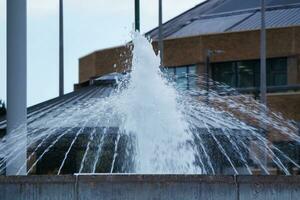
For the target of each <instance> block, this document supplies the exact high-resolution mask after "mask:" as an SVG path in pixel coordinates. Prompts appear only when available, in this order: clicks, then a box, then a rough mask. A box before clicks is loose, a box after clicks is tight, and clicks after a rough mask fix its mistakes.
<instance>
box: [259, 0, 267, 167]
mask: <svg viewBox="0 0 300 200" xmlns="http://www.w3.org/2000/svg"><path fill="white" fill-rule="evenodd" d="M266 68H267V67H266V5H265V0H261V30H260V102H261V104H263V106H262V111H261V112H262V113H261V115H262V118H265V115H266V107H265V106H267V70H266ZM261 128H262V134H263V135H266V137H267V130H266V129H267V127H264V124H262V127H261ZM263 162H264V165H265V167H266V168H267V167H268V152H267V149H266V150H265V152H263Z"/></svg>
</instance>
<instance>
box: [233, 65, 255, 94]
mask: <svg viewBox="0 0 300 200" xmlns="http://www.w3.org/2000/svg"><path fill="white" fill-rule="evenodd" d="M256 66H257V62H256V61H241V62H237V70H238V87H239V88H246V87H254V86H255V85H256V84H255V82H256V80H255V78H256V74H255V72H256V71H255V68H256Z"/></svg>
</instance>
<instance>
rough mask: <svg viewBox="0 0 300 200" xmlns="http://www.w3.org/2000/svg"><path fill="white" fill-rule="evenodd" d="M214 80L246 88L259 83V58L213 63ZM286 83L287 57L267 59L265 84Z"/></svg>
mask: <svg viewBox="0 0 300 200" xmlns="http://www.w3.org/2000/svg"><path fill="white" fill-rule="evenodd" d="M212 72H213V74H212V77H213V79H214V80H215V81H218V82H222V83H225V84H227V85H229V86H231V87H238V88H247V87H259V85H260V60H248V61H236V62H224V63H215V64H213V65H212ZM286 84H287V58H272V59H268V60H267V85H268V86H280V85H286Z"/></svg>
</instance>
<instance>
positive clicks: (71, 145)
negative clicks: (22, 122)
mask: <svg viewBox="0 0 300 200" xmlns="http://www.w3.org/2000/svg"><path fill="white" fill-rule="evenodd" d="M132 56H133V57H132V67H131V72H130V74H129V75H126V77H127V78H124V79H123V80H119V81H118V86H117V87H113V86H107V85H106V86H99V87H98V86H90V87H88V89H82V90H80V91H79V92H78V93H76V95H74V96H73V97H70V98H68V99H67V100H60V101H57V102H55V103H52V104H50V105H48V106H46V107H44V108H42V109H40V110H37V111H33V112H31V113H30V114H29V116H28V135H27V145H26V146H27V148H28V152H29V153H28V161H31V164H30V165H29V166H28V169H27V172H28V173H31V172H32V171H34V170H35V168H38V167H37V166H39V163H41V162H48V164H50V163H51V162H54V161H53V160H48V158H45V157H47V155H49V154H51V153H52V152H55V151H57V149H62V152H60V153H58V154H57V155H55V157H56V160H57V161H56V162H57V166H56V167H55V168H54V169H53V170H54V173H56V174H62V173H77V172H79V173H97V172H108V173H114V172H127V173H153V174H157V173H160V174H165V173H168V174H170V173H172V174H174V173H179V174H194V173H197V174H252V173H253V170H255V169H260V170H261V173H264V174H270V170H269V169H270V168H276V169H277V170H278V173H283V174H286V175H289V174H291V170H293V169H294V168H298V169H299V168H300V166H299V159H298V160H297V158H295V157H293V155H292V154H291V153H290V151H289V150H286V149H282V148H279V147H278V146H277V145H276V144H275V143H274V142H276V141H287V142H289V143H290V144H292V146H291V147H290V148H291V150H293V148H295V147H296V146H297V145H299V144H300V137H299V130H298V128H297V126H296V125H295V123H294V122H293V121H290V120H287V119H285V118H284V117H283V116H282V115H280V114H278V113H275V112H272V111H271V110H269V109H267V108H266V107H265V106H263V105H261V104H259V103H258V102H257V101H256V100H254V99H253V98H252V97H250V96H245V95H241V94H239V93H238V92H236V91H235V90H234V89H232V88H229V87H228V86H225V85H223V84H221V83H217V82H214V81H212V80H208V79H207V78H206V77H202V76H194V77H191V78H193V79H194V82H195V83H196V86H197V87H194V88H189V89H188V90H182V89H181V88H180V86H178V85H176V84H175V83H174V82H173V81H172V77H168V76H166V75H165V74H164V73H163V72H162V71H163V70H161V68H160V67H159V66H160V60H159V56H157V55H156V54H155V52H154V50H153V47H152V45H151V43H150V42H149V41H148V40H147V39H146V38H145V37H144V36H142V35H140V34H139V33H133V50H132ZM186 76H188V75H186ZM22 138H23V136H22V135H21V134H20V133H19V131H18V129H16V130H15V131H14V132H13V133H11V135H10V137H4V138H3V139H2V140H1V143H0V153H1V154H0V155H2V156H1V157H3V159H2V161H0V171H2V170H3V169H4V168H5V164H11V163H13V162H14V160H15V159H17V158H18V153H19V152H22V151H21V149H20V148H23V147H24V144H22ZM293 145H294V146H293ZM78 152H81V157H80V156H79V157H78V158H76V160H77V161H76V162H77V164H76V171H74V170H73V171H72V172H69V171H67V168H68V166H69V165H71V164H72V162H74V161H73V160H72V159H71V158H70V157H71V155H74V154H76V155H78V154H79V153H78ZM14 158H15V159H14ZM24 167H25V164H24V165H23V166H20V170H21V169H22V168H24ZM40 170H41V169H40ZM44 173H45V172H44Z"/></svg>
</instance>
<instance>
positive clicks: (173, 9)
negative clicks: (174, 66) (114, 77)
mask: <svg viewBox="0 0 300 200" xmlns="http://www.w3.org/2000/svg"><path fill="white" fill-rule="evenodd" d="M6 1H7V0H0V99H4V100H5V99H6ZM202 1H203V0H163V6H164V16H163V18H164V21H166V20H169V19H171V18H173V17H175V16H176V15H178V14H180V13H182V12H183V11H185V10H187V9H189V8H191V7H193V6H195V5H197V4H198V3H200V2H202ZM27 2H28V52H27V53H28V61H27V62H28V63H27V71H28V72H27V79H28V80H27V87H28V89H27V92H28V94H27V99H28V105H34V104H37V103H39V102H42V101H45V100H47V99H51V98H53V97H56V96H57V95H58V2H59V0H27ZM64 4H65V13H64V16H65V92H66V93H67V92H71V91H72V90H73V84H74V83H77V82H78V58H80V57H82V56H84V55H86V54H88V53H90V52H93V51H95V50H97V49H102V48H107V47H112V46H116V45H121V44H124V43H125V42H126V41H129V40H130V31H131V29H132V26H133V21H134V0H65V1H64ZM157 7H158V0H141V32H143V33H144V32H146V31H149V30H150V29H152V28H154V27H155V26H156V25H157V23H158V10H157Z"/></svg>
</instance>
